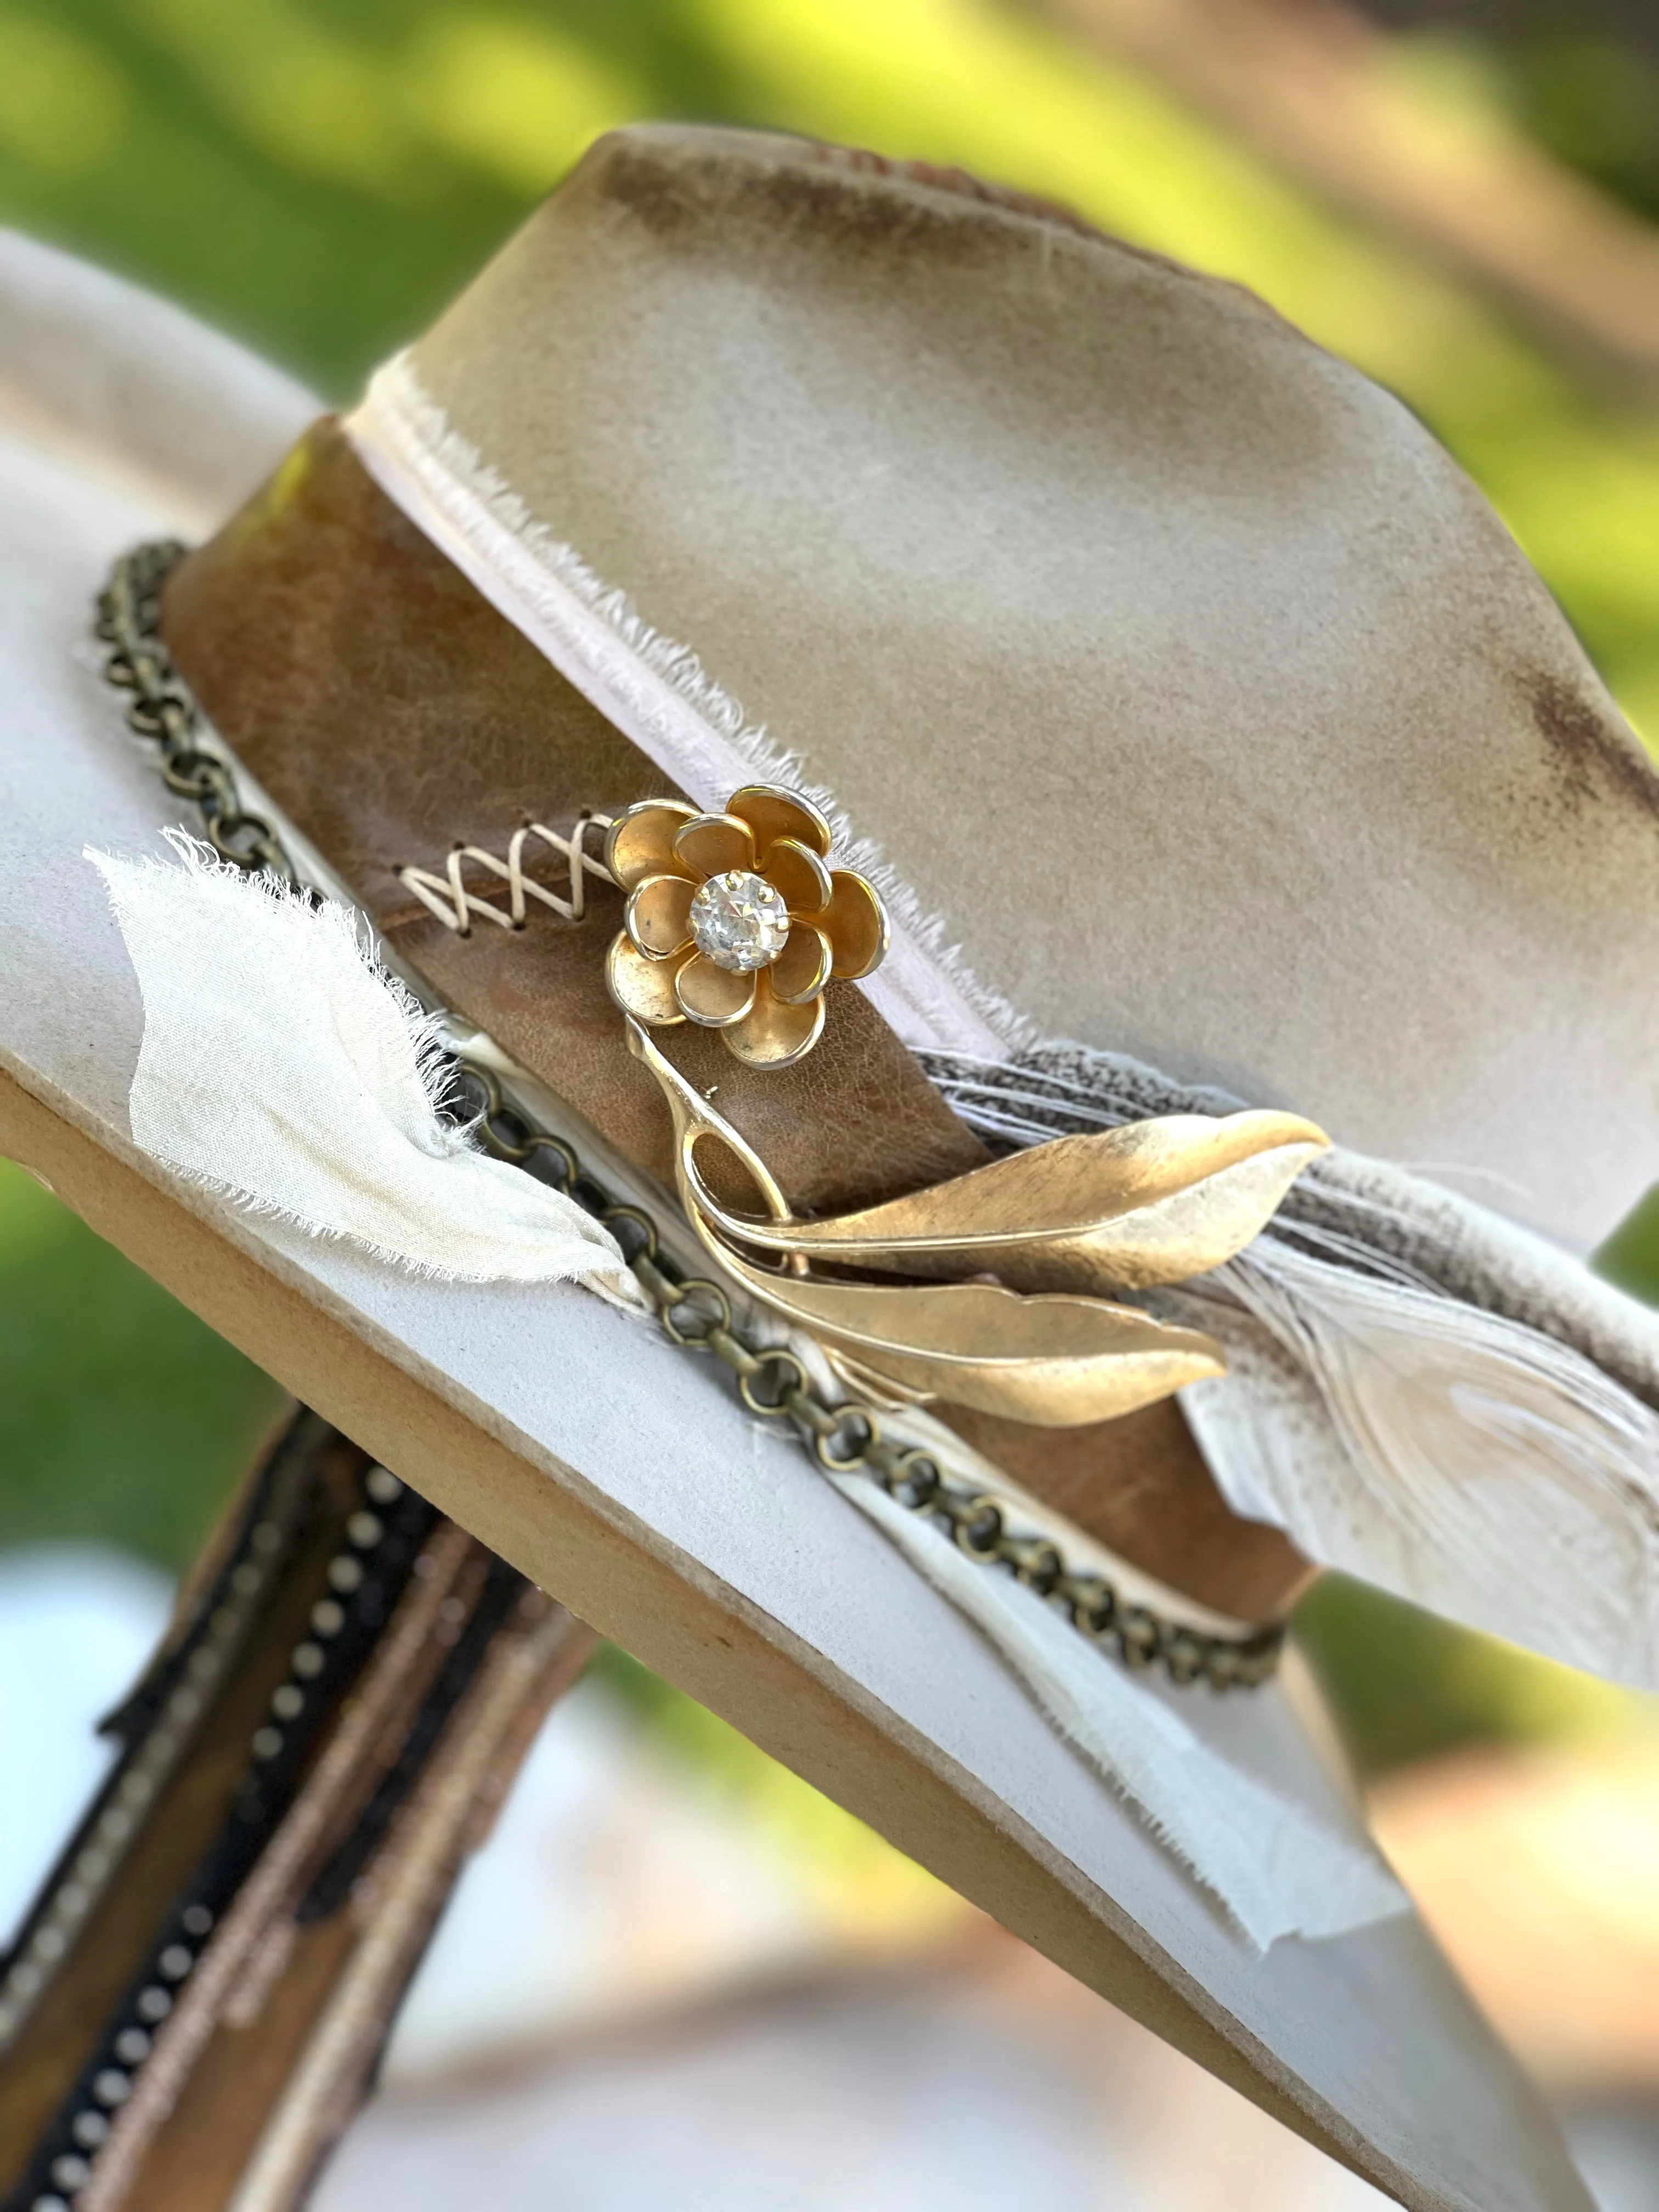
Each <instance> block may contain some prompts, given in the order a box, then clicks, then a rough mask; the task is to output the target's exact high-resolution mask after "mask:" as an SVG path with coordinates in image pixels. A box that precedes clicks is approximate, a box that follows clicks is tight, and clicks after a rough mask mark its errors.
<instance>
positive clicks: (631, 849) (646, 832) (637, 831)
mask: <svg viewBox="0 0 1659 2212" xmlns="http://www.w3.org/2000/svg"><path fill="white" fill-rule="evenodd" d="M696 811H697V810H696V807H695V806H687V805H684V804H683V803H682V802H681V801H680V800H679V799H641V801H640V803H639V805H637V806H628V807H624V808H623V811H622V812H621V813H620V814H619V815H618V816H617V818H616V820H615V821H614V822H613V823H611V827H610V829H608V830H606V832H605V866H606V867H607V868H609V869H610V871H611V874H612V875H613V876H614V877H615V878H617V882H618V883H619V884H621V885H622V887H623V890H625V891H631V890H633V888H634V886H635V884H639V883H642V882H643V881H644V880H645V878H646V877H647V876H660V875H664V874H667V873H670V872H673V871H674V870H675V869H676V868H677V866H678V863H677V862H676V860H675V859H674V833H675V831H676V830H678V829H683V828H684V825H685V823H688V822H690V820H691V819H692V818H693V817H694V816H695V815H696Z"/></svg>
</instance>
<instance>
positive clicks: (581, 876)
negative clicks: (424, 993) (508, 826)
mask: <svg viewBox="0 0 1659 2212" xmlns="http://www.w3.org/2000/svg"><path fill="white" fill-rule="evenodd" d="M610 827H611V816H610V815H608V814H597V813H583V814H579V815H578V816H577V817H576V826H575V828H574V829H573V830H572V832H571V834H570V835H569V836H568V837H562V836H560V835H559V833H558V831H557V830H556V829H549V828H548V826H547V824H546V823H544V822H526V823H525V824H524V825H523V827H522V828H521V829H515V830H514V831H513V836H512V838H511V840H510V842H508V845H507V858H506V860H498V859H497V858H496V856H495V854H494V853H490V852H487V851H486V850H485V849H484V848H483V846H482V845H468V844H464V843H463V842H461V841H460V840H459V838H458V839H457V840H456V842H455V843H454V844H453V846H452V847H451V848H450V854H449V858H448V860H446V861H445V863H444V872H443V873H442V875H441V876H438V875H434V874H433V872H432V871H431V870H430V869H429V868H416V867H413V866H405V867H401V868H398V870H397V871H396V874H397V878H398V882H399V883H400V884H402V885H403V887H404V890H406V891H411V892H413V894H414V896H416V898H417V899H419V901H420V902H421V904H422V906H423V907H424V908H426V910H427V912H428V914H432V915H436V916H437V918H438V920H439V921H441V922H442V924H443V926H444V927H445V928H446V929H450V930H453V932H454V933H455V934H456V936H457V937H471V934H472V920H473V916H474V915H477V918H478V920H479V921H493V922H494V923H495V926H496V927H497V928H498V929H522V928H523V927H524V926H525V919H526V915H527V914H528V913H529V906H528V904H527V902H528V901H529V900H531V899H536V900H538V901H539V902H540V903H541V904H542V905H543V906H545V907H550V908H552V910H553V912H554V913H555V914H556V915H558V916H559V918H560V920H561V921H580V920H581V918H582V916H583V915H585V914H586V911H587V878H589V877H590V876H597V877H598V878H599V881H600V882H601V883H602V884H607V885H609V886H611V888H612V889H614V888H615V885H616V878H615V877H614V876H613V875H612V874H611V871H610V869H609V868H607V867H606V866H605V862H604V861H603V860H595V859H594V858H593V857H592V854H590V853H589V852H588V851H587V849H586V837H587V833H588V831H589V830H590V829H597V830H598V831H599V836H600V838H601V840H603V838H604V836H605V831H606V830H607V829H609V828H610ZM532 838H534V839H536V840H538V842H539V843H540V844H542V845H544V846H546V847H548V848H550V850H551V851H552V852H553V853H555V854H557V856H558V858H559V859H560V860H562V861H563V862H564V864H565V866H566V868H567V869H568V872H569V883H568V890H569V896H568V898H562V897H561V896H559V894H558V892H557V891H556V890H550V888H549V886H548V885H547V884H538V882H537V881H536V879H535V878H534V877H533V876H530V875H527V874H526V872H525V865H524V855H525V848H526V845H528V844H529V843H530V842H531V840H532ZM469 862H471V864H472V866H475V867H480V868H485V869H487V870H488V871H489V873H490V874H491V875H492V876H494V877H495V878H498V879H499V880H500V881H501V882H502V883H504V884H506V885H507V908H506V911H505V912H503V911H502V909H501V908H500V907H499V906H492V905H491V904H490V902H489V900H488V899H486V898H480V897H479V896H478V894H477V891H476V890H468V889H467V886H466V883H465V878H464V875H463V871H464V870H465V867H466V866H467V864H468V863H469Z"/></svg>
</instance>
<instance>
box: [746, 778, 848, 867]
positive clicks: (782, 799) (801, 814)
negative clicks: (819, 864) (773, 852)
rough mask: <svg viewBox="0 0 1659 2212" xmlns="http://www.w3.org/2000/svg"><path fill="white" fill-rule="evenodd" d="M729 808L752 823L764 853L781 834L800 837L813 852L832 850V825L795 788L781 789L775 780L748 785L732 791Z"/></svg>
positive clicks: (823, 852)
mask: <svg viewBox="0 0 1659 2212" xmlns="http://www.w3.org/2000/svg"><path fill="white" fill-rule="evenodd" d="M726 812H727V813H728V814H735V815H736V816H737V817H738V820H739V821H742V822H746V823H748V824H749V826H750V829H752V830H753V831H754V833H755V842H756V844H757V847H758V848H760V850H761V851H762V852H763V853H764V852H767V851H768V850H769V848H771V847H772V846H773V845H775V844H776V842H777V841H778V839H779V838H780V837H798V838H799V840H800V842H801V843H802V844H803V845H805V847H806V848H808V850H809V851H811V852H814V853H819V854H825V855H827V854H828V853H829V823H827V822H826V821H825V820H824V818H823V815H821V814H820V813H819V812H818V810H817V807H816V806H814V805H811V802H810V801H809V800H807V799H797V798H796V796H795V794H794V793H793V791H782V790H780V788H779V787H778V786H777V785H776V784H775V783H746V784H744V787H743V789H742V790H741V791H738V792H734V793H732V797H731V799H729V800H728V801H727V803H726Z"/></svg>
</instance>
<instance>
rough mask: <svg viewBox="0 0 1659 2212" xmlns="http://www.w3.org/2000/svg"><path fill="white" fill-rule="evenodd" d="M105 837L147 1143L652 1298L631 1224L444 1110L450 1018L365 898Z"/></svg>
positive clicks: (265, 1193) (343, 1218)
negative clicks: (633, 1247) (111, 848)
mask: <svg viewBox="0 0 1659 2212" xmlns="http://www.w3.org/2000/svg"><path fill="white" fill-rule="evenodd" d="M166 835H167V843H168V845H169V846H170V847H171V848H172V851H173V854H174V856H175V862H176V865H175V864H173V863H169V862H167V861H163V860H155V859H149V858H144V859H139V860H125V859H120V858H118V857H116V856H115V855H113V854H108V853H98V852H94V851H93V850H91V849H90V848H88V851H87V854H86V858H87V859H88V860H91V861H92V862H93V864H94V866H95V867H97V868H98V869H99V871H100V873H101V874H102V876H103V878H104V881H105V884H106V886H107V888H108V890H109V896H110V903H111V905H112V908H113V909H114V913H115V919H116V921H117V923H118V926H119V928H120V932H121V935H122V938H123V939H124V941H125V945H126V948H127V952H128V955H129V957H131V961H132V965H133V969H134V970H135V972H136V974H137V978H138V987H139V991H140V993H141V994H142V996H143V1005H144V1035H143V1044H142V1045H141V1047H140V1048H139V1054H138V1065H137V1070H136V1072H135V1073H134V1075H133V1079H132V1088H131V1096H130V1098H129V1109H130V1112H131V1125H132V1137H133V1141H134V1143H135V1144H136V1145H137V1146H139V1148H140V1150H141V1151H143V1152H147V1153H148V1154H149V1156H150V1158H153V1159H155V1160H158V1161H160V1162H161V1163H162V1164H163V1165H165V1166H167V1167H169V1168H171V1169H173V1170H174V1172H175V1173H177V1174H179V1175H181V1176H184V1177H185V1179H186V1180H187V1181H189V1182H193V1183H196V1184H197V1185H199V1186H200V1187H202V1188H205V1189H209V1190H213V1191H217V1192H220V1193H222V1194H226V1195H228V1196H230V1197H232V1198H234V1199H235V1200H237V1201H238V1202H239V1203H240V1205H242V1206H246V1207H248V1208H250V1209H251V1210H252V1211H254V1212H259V1213H263V1214H269V1215H271V1216H274V1217H275V1218H277V1219H280V1220H283V1221H290V1222H294V1223H296V1224H297V1225H299V1226H300V1227H301V1228H303V1229H305V1230H307V1231H310V1232H311V1234H312V1235H313V1236H319V1237H343V1238H346V1239H349V1241H350V1242H351V1243H355V1244H357V1245H361V1246H362V1247H363V1248H364V1249H366V1250H368V1252H370V1253H372V1254H374V1255H375V1256H376V1257H377V1258H380V1259H383V1260H389V1261H394V1262H395V1263H397V1264H398V1265H399V1266H401V1267H408V1268H410V1269H412V1270H414V1271H415V1272H416V1273H418V1274H422V1275H428V1276H432V1277H435V1278H437V1279H442V1280H447V1281H452V1282H484V1281H504V1282H518V1283H556V1282H573V1283H580V1284H582V1285H585V1286H586V1288H587V1289H589V1290H592V1291H598V1292H599V1295H600V1296H601V1297H605V1298H607V1299H609V1300H611V1302H612V1303H613V1304H617V1305H622V1306H626V1307H629V1308H630V1309H635V1310H641V1311H643V1310H646V1300H645V1298H644V1297H643V1295H642V1293H641V1291H640V1290H639V1287H638V1285H636V1284H635V1281H634V1279H633V1277H632V1276H631V1275H630V1274H629V1271H628V1269H627V1267H626V1266H625V1264H624V1262H623V1256H622V1253H621V1251H620V1249H618V1247H617V1243H616V1241H615V1239H614V1238H613V1237H611V1235H610V1233H609V1231H607V1230H605V1228H604V1227H603V1226H602V1225H600V1224H599V1222H597V1221H595V1220H594V1219H593V1218H592V1216H591V1215H588V1214H586V1213H584V1212H583V1211H582V1209H581V1208H580V1206H578V1205H576V1203H575V1202H574V1200H572V1199H569V1198H567V1197H565V1196H564V1195H563V1194H562V1192H559V1191H556V1190H552V1189H550V1188H548V1187H547V1185H545V1184H544V1183H540V1182H537V1181H536V1180H535V1178H534V1177H533V1176H527V1175H526V1174H524V1173H523V1172H522V1170H520V1169H518V1168H515V1167H511V1166H509V1165H507V1164H506V1163H504V1162H502V1161H499V1160H492V1159H490V1158H488V1157H487V1156H486V1155H485V1154H484V1153H483V1152H480V1151H479V1150H478V1148H477V1145H476V1144H475V1143H474V1141H473V1139H472V1138H471V1135H470V1134H469V1133H468V1132H467V1131H466V1130H465V1129H463V1128H460V1127H456V1126H455V1125H453V1123H451V1122H449V1121H446V1120H444V1119H443V1118H442V1117H441V1115H440V1114H439V1112H438V1108H437V1094H438V1093H439V1092H440V1091H441V1088H442V1085H443V1080H444V1075H443V1066H442V1054H441V1045H440V1042H439V1038H438V1036H437V1033H436V1030H435V1024H434V1023H433V1022H432V1021H431V1020H430V1019H429V1018H428V1017H427V1016H426V1015H425V1014H424V1013H423V1012H422V1009H421V1007H420V1006H419V1005H418V1004H417V1003H416V1000H415V999H414V998H413V996H412V995H411V994H410V992H409V991H408V990H407V989H406V988H405V987H404V985H403V983H401V982H400V981H398V978H397V977H396V976H394V975H390V974H389V973H388V972H387V971H386V969H385V968H383V967H382V966H381V965H380V962H379V960H378V959H377V958H376V957H375V954H374V950H373V946H372V943H371V940H370V939H369V938H368V933H367V929H366V926H365V925H364V923H363V922H362V920H361V918H360V917H359V916H358V915H356V914H355V913H354V912H353V911H352V910H351V909H349V908H346V907H343V906H341V905H339V904H337V903H336V902H331V901H325V902H312V901H310V900H308V899H307V898H306V897H304V896H302V895H301V894H300V893H297V892H295V891H292V890H287V889H286V888H284V887H283V886H282V885H281V884H274V883H272V882H270V881H269V880H268V879H267V878H264V877H261V876H257V875H252V874H249V873H247V872H245V871H243V870H241V869H240V868H234V867H232V866H228V864H226V863H225V862H223V861H221V860H218V859H216V856H215V855H214V854H213V853H212V851H211V850H210V848H209V847H207V846H205V845H204V844H202V843H201V842H199V841H197V839H195V838H192V837H189V836H185V833H184V832H183V831H182V830H169V831H167V833H166Z"/></svg>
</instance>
